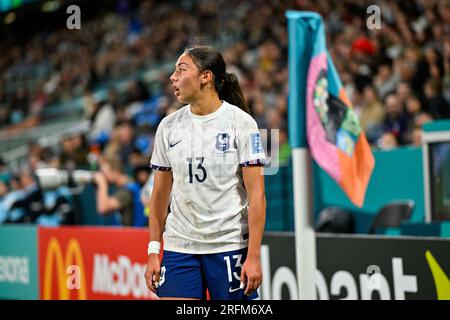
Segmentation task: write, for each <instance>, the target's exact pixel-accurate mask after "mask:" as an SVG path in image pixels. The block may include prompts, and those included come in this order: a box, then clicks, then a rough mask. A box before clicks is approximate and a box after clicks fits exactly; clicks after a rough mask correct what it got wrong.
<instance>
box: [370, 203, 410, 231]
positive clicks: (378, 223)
mask: <svg viewBox="0 0 450 320" xmlns="http://www.w3.org/2000/svg"><path fill="white" fill-rule="evenodd" d="M414 206H415V204H414V201H412V200H401V201H394V202H391V203H389V204H387V205H385V206H384V207H382V208H381V209H380V211H378V213H377V215H376V216H375V218H374V219H373V222H372V225H371V227H370V229H369V234H375V231H376V229H377V228H378V227H382V228H395V227H399V226H400V224H401V223H402V221H407V220H409V218H410V217H411V214H412V212H413V210H414Z"/></svg>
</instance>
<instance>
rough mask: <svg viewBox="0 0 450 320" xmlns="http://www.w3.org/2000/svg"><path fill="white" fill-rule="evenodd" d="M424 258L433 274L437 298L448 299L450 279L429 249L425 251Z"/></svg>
mask: <svg viewBox="0 0 450 320" xmlns="http://www.w3.org/2000/svg"><path fill="white" fill-rule="evenodd" d="M425 258H426V259H427V262H428V266H429V267H430V270H431V273H432V274H433V279H434V284H435V286H436V294H437V298H438V300H450V280H449V278H448V276H447V275H446V274H445V272H444V270H442V268H441V266H440V265H439V264H438V262H437V261H436V259H435V258H434V257H433V255H432V254H431V252H430V251H429V250H427V251H426V252H425Z"/></svg>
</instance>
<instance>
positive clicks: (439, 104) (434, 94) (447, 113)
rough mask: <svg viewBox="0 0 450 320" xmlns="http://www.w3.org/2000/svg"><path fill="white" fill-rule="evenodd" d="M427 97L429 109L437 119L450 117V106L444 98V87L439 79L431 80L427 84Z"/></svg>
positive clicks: (425, 86)
mask: <svg viewBox="0 0 450 320" xmlns="http://www.w3.org/2000/svg"><path fill="white" fill-rule="evenodd" d="M424 88H425V96H426V99H427V109H428V110H429V112H430V114H431V115H432V116H433V118H435V119H442V118H448V117H450V104H449V103H448V102H447V101H446V100H445V99H444V97H443V96H442V93H441V92H442V85H441V81H440V80H438V79H429V80H428V81H427V82H425V85H424Z"/></svg>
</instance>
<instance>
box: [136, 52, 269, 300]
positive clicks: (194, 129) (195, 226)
mask: <svg viewBox="0 0 450 320" xmlns="http://www.w3.org/2000/svg"><path fill="white" fill-rule="evenodd" d="M170 80H171V82H172V86H173V88H174V91H175V92H174V94H175V95H176V97H177V99H178V101H180V102H181V103H184V104H187V105H186V106H184V107H183V108H181V109H180V110H178V111H176V112H174V113H172V114H170V115H169V116H167V117H165V118H164V119H163V120H162V121H161V123H160V125H159V126H158V129H157V131H156V137H155V144H154V150H153V154H152V158H151V167H152V168H153V169H154V170H156V173H155V180H154V186H153V193H152V197H151V202H150V218H149V219H150V220H149V232H150V242H149V246H148V264H147V270H146V272H145V277H146V281H147V286H148V287H149V289H150V290H152V291H153V292H156V293H157V294H158V296H159V297H160V298H167V299H177V298H181V299H204V298H205V292H206V288H207V289H208V291H209V294H210V297H211V299H233V300H246V299H256V298H257V297H258V293H257V291H256V290H257V288H258V287H259V285H260V284H261V281H262V272H261V263H260V248H261V239H262V236H263V231H264V224H265V211H266V199H265V195H264V176H263V170H264V169H263V167H262V166H263V165H264V162H265V155H264V150H263V148H262V144H261V140H260V136H259V132H258V127H257V125H256V122H255V121H254V120H253V118H252V117H251V116H250V115H249V114H248V108H247V107H246V105H245V102H244V98H243V95H242V92H241V88H240V86H239V83H238V80H237V77H236V76H235V75H234V74H230V73H227V72H226V65H225V62H224V60H223V57H222V55H221V54H220V52H218V51H217V50H216V49H214V48H212V47H209V46H194V47H191V48H188V49H186V50H185V51H184V53H183V54H182V55H181V56H180V57H179V58H178V61H177V63H176V65H175V71H174V72H173V74H172V75H171V77H170ZM169 198H170V213H168V210H167V208H168V205H169ZM163 232H164V234H163ZM161 239H164V253H163V258H162V261H161V263H160V260H159V252H160V241H161Z"/></svg>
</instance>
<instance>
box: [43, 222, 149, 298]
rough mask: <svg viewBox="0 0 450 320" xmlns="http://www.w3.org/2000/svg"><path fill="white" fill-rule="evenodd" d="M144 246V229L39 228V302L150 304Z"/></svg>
mask: <svg viewBox="0 0 450 320" xmlns="http://www.w3.org/2000/svg"><path fill="white" fill-rule="evenodd" d="M147 243H148V231H147V229H137V228H105V227H102V228H93V227H60V228H39V283H40V285H39V287H40V298H41V299H44V300H48V299H89V300H92V299H94V300H95V299H155V298H156V296H155V295H153V293H152V292H151V291H150V290H149V289H148V288H147V286H146V283H145V278H144V272H145V267H146V264H147V255H146V251H147Z"/></svg>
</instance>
